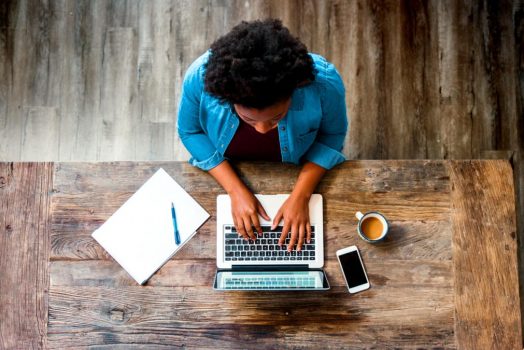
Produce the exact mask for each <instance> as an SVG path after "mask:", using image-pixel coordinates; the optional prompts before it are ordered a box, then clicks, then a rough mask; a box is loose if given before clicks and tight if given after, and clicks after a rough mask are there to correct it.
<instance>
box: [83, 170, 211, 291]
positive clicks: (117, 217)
mask: <svg viewBox="0 0 524 350" xmlns="http://www.w3.org/2000/svg"><path fill="white" fill-rule="evenodd" d="M171 203H173V204H174V206H175V211H176V217H177V223H178V230H179V232H180V238H181V243H180V245H177V244H176V243H175V235H174V228H173V221H172V217H171ZM208 218H209V214H208V213H207V212H206V211H205V210H204V208H202V207H201V206H200V204H198V203H197V202H196V201H195V200H194V199H193V198H192V197H191V196H190V195H189V194H188V193H187V192H186V191H185V190H184V189H183V188H182V187H181V186H180V185H179V184H178V183H177V182H176V181H175V180H174V179H173V178H172V177H171V176H169V174H167V173H166V172H165V170H164V169H159V170H158V171H157V172H156V173H155V174H154V175H153V176H152V177H151V178H150V179H149V180H148V181H147V182H146V183H145V184H144V185H142V187H140V189H138V191H136V192H135V193H134V194H133V195H132V196H131V197H130V198H129V199H128V200H127V201H126V202H125V203H124V204H123V205H122V206H121V207H120V208H119V209H118V210H117V211H116V212H115V213H114V214H113V215H112V216H111V217H110V218H109V219H108V220H107V221H106V222H105V223H104V224H103V225H102V226H101V227H100V228H99V229H98V230H96V231H95V232H94V233H93V238H95V239H96V240H97V241H98V243H100V245H101V246H102V247H104V249H105V250H106V251H107V252H108V253H109V254H110V255H111V256H112V257H113V258H114V259H115V260H116V261H117V262H118V263H119V264H120V265H121V266H122V267H123V268H124V269H125V270H126V271H127V272H128V273H129V274H130V275H131V276H132V277H133V278H134V279H135V280H136V281H137V282H138V283H139V284H142V283H144V282H145V281H147V280H148V279H149V277H151V275H153V274H154V273H155V272H156V271H157V270H158V269H159V268H160V267H161V266H162V265H163V264H164V263H166V262H167V261H168V260H169V259H170V258H171V257H172V256H173V254H175V253H176V251H177V250H178V249H179V248H180V247H181V246H183V245H184V243H186V242H187V241H188V240H189V239H190V238H191V237H192V235H193V234H194V233H195V232H196V230H197V229H198V228H199V227H200V226H201V225H202V224H203V223H204V222H205V221H206V220H207V219H208Z"/></svg>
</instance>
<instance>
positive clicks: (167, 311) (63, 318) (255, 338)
mask: <svg viewBox="0 0 524 350" xmlns="http://www.w3.org/2000/svg"><path fill="white" fill-rule="evenodd" d="M402 294H404V295H406V293H405V288H402V287H400V288H392V287H389V286H388V287H381V286H376V287H374V288H373V289H371V290H370V291H369V292H368V293H362V294H359V295H354V296H351V295H349V294H348V293H347V291H346V289H345V287H334V288H333V289H332V290H331V291H330V292H329V293H326V294H323V295H322V298H319V295H318V294H317V293H312V292H305V293H300V294H297V293H285V292H283V293H275V292H268V293H241V292H233V293H222V296H220V305H219V306H218V307H217V296H218V295H217V292H215V291H213V290H211V289H210V288H209V287H159V286H155V287H154V288H152V287H137V286H133V287H131V286H130V287H119V288H108V287H60V288H55V287H52V288H51V291H50V310H49V315H50V316H49V317H50V325H49V344H50V347H51V348H54V347H60V346H68V345H74V346H93V345H101V344H105V345H111V344H120V345H124V346H127V345H128V344H129V345H135V346H139V345H153V344H154V345H156V344H158V346H162V345H164V346H166V345H170V346H181V347H188V348H206V349H207V348H214V349H216V348H234V349H236V348H246V347H249V348H254V349H255V348H256V349H258V348H268V347H271V348H274V347H276V348H296V347H303V346H304V345H305V344H309V345H313V346H314V347H317V346H321V347H323V348H340V347H347V346H348V342H350V344H351V345H352V347H353V345H354V347H355V348H365V347H369V346H370V344H374V346H376V347H384V346H388V347H406V348H415V347H417V346H418V347H427V346H430V347H431V346H433V347H446V348H453V347H454V334H453V329H452V328H450V324H452V322H453V308H452V307H450V304H449V300H450V298H452V295H451V294H450V288H449V287H448V288H446V287H443V286H439V285H433V286H424V287H418V288H416V289H415V290H414V291H413V292H412V293H410V295H409V297H407V296H405V297H404V298H399V296H400V295H402ZM406 298H409V307H406V302H405V299H406ZM341 310H344V312H341ZM319 320H322V321H321V322H320V323H319ZM400 320H405V322H404V321H400ZM408 320H409V321H408ZM71 333H75V334H78V335H79V337H71ZM348 337H349V338H348ZM321 344H322V345H321Z"/></svg>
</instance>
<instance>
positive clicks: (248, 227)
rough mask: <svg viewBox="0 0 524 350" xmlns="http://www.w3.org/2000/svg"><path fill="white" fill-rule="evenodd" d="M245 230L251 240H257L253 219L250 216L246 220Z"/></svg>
mask: <svg viewBox="0 0 524 350" xmlns="http://www.w3.org/2000/svg"><path fill="white" fill-rule="evenodd" d="M244 228H245V229H246V232H247V235H248V236H249V238H251V239H252V240H255V239H257V236H256V235H255V233H254V232H253V225H252V224H251V218H250V217H249V216H248V217H245V218H244Z"/></svg>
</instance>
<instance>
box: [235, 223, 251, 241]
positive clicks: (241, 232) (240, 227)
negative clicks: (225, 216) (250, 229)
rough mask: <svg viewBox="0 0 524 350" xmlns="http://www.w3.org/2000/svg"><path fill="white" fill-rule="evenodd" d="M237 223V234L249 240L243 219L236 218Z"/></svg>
mask: <svg viewBox="0 0 524 350" xmlns="http://www.w3.org/2000/svg"><path fill="white" fill-rule="evenodd" d="M234 221H235V227H236V228H237V232H238V234H239V235H241V236H242V237H244V239H249V237H248V235H247V233H246V230H245V228H244V222H243V221H242V218H236V219H234Z"/></svg>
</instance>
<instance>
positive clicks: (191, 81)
mask: <svg viewBox="0 0 524 350" xmlns="http://www.w3.org/2000/svg"><path fill="white" fill-rule="evenodd" d="M209 55H210V51H209V50H208V51H206V52H205V53H204V54H202V55H201V56H200V57H198V58H197V59H196V60H194V61H193V63H191V64H190V65H189V67H188V68H187V71H186V73H185V75H184V85H185V86H188V85H191V87H193V88H196V87H199V88H203V86H204V76H205V71H206V65H207V61H208V60H209Z"/></svg>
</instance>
